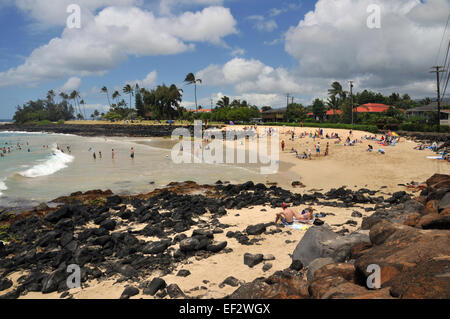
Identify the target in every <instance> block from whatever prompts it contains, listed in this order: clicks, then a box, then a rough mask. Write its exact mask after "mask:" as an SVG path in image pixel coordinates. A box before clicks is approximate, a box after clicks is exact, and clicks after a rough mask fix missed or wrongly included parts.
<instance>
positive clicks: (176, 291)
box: [167, 284, 186, 298]
mask: <svg viewBox="0 0 450 319" xmlns="http://www.w3.org/2000/svg"><path fill="white" fill-rule="evenodd" d="M167 293H168V294H169V297H170V298H186V295H185V294H184V292H183V290H181V288H180V287H178V285H177V284H170V285H168V286H167Z"/></svg>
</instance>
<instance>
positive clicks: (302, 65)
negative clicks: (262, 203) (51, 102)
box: [0, 0, 450, 119]
mask: <svg viewBox="0 0 450 319" xmlns="http://www.w3.org/2000/svg"><path fill="white" fill-rule="evenodd" d="M73 3H74V4H78V5H79V6H80V8H81V28H80V29H68V27H67V23H66V20H67V17H68V16H69V13H67V12H66V9H67V6H68V5H69V4H73ZM373 3H375V4H377V5H378V7H379V8H380V15H379V18H380V27H379V28H369V27H368V25H367V20H368V18H370V16H371V14H372V13H373V12H372V11H370V12H369V11H368V7H369V6H370V5H371V4H373ZM448 12H450V2H449V0H428V1H418V0H396V1H390V0H318V1H314V0H305V1H299V0H285V1H284V0H281V1H273V0H189V1H188V0H150V1H144V0H53V1H52V0H5V1H2V4H0V28H1V30H2V36H1V37H0V101H1V102H0V103H1V104H0V106H1V108H0V118H6V119H8V118H11V117H12V115H13V114H14V111H15V108H16V106H17V105H22V104H23V103H25V102H26V101H28V100H30V99H37V98H39V97H45V95H46V92H47V91H48V90H50V89H53V90H55V91H57V92H60V91H66V92H67V91H69V90H73V89H77V90H79V91H80V92H81V95H82V97H83V98H84V100H85V101H86V103H87V104H88V106H89V110H91V111H93V110H94V109H98V110H100V111H105V110H106V109H107V108H106V104H107V103H106V97H105V96H104V95H103V94H101V93H99V89H100V88H101V87H102V86H104V85H106V86H107V87H108V88H109V90H110V92H112V91H114V90H115V89H120V88H122V87H123V86H124V85H125V84H126V83H136V82H137V83H140V84H141V86H144V87H146V88H152V87H154V86H156V85H158V84H161V83H165V84H172V83H175V84H177V85H180V86H182V88H183V89H184V96H183V100H184V101H183V103H184V105H185V106H188V107H191V106H192V105H193V102H194V94H193V91H194V90H193V88H192V87H184V86H183V83H182V82H183V80H184V77H185V76H186V74H187V73H189V72H193V73H195V74H196V75H197V76H198V77H200V78H202V80H203V84H202V85H201V86H200V87H199V91H198V98H199V101H200V104H202V105H204V106H205V107H207V106H208V107H209V104H210V99H213V101H214V102H216V101H217V100H218V99H219V98H220V97H221V96H223V95H228V96H230V97H231V98H240V99H246V100H248V101H249V102H250V103H253V104H256V105H258V106H263V105H272V106H274V107H281V106H283V105H284V103H285V101H286V98H285V94H286V93H291V95H293V96H295V99H296V101H297V102H301V103H304V104H308V103H310V102H311V100H312V99H313V98H315V97H320V98H326V95H327V89H328V87H329V86H330V84H331V83H332V82H333V81H335V80H338V81H341V83H342V84H343V85H344V86H345V85H346V84H347V80H354V81H355V83H356V89H357V90H362V89H365V88H368V89H372V90H376V91H381V92H383V93H386V94H388V93H391V92H393V91H395V92H400V93H408V94H410V95H411V96H413V97H416V98H419V97H424V96H434V91H435V87H434V85H435V84H434V79H433V77H432V75H430V74H429V73H428V69H429V67H430V66H432V65H435V63H439V62H440V61H441V60H442V59H443V54H444V53H445V52H442V51H445V50H443V49H441V50H440V51H439V47H440V43H441V39H442V36H443V34H444V27H445V24H446V21H447V18H448ZM449 35H450V30H447V33H446V34H444V39H445V41H448V39H449ZM445 41H444V46H445V43H448V42H445ZM126 100H127V99H126Z"/></svg>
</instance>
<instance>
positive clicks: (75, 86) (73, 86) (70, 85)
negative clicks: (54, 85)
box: [59, 77, 81, 93]
mask: <svg viewBox="0 0 450 319" xmlns="http://www.w3.org/2000/svg"><path fill="white" fill-rule="evenodd" d="M80 87H81V79H80V78H78V77H71V78H70V79H68V80H67V82H66V83H65V84H64V85H63V86H62V87H61V88H60V89H59V91H61V92H66V93H67V92H72V91H73V90H79V89H80Z"/></svg>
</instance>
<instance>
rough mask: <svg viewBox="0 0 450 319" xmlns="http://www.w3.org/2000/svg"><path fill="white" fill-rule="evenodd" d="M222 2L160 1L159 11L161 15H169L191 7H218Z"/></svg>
mask: <svg viewBox="0 0 450 319" xmlns="http://www.w3.org/2000/svg"><path fill="white" fill-rule="evenodd" d="M223 2H224V0H161V2H160V4H159V10H160V12H161V13H162V14H171V13H172V12H173V10H174V9H179V8H183V7H187V6H189V7H192V6H219V5H222V4H223Z"/></svg>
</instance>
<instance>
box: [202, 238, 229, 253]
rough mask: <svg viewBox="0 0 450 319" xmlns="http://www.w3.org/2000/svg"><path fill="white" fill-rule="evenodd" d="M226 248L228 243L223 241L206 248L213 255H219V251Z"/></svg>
mask: <svg viewBox="0 0 450 319" xmlns="http://www.w3.org/2000/svg"><path fill="white" fill-rule="evenodd" d="M225 247H227V242H226V241H221V242H218V243H212V244H208V245H207V246H206V250H207V251H210V252H213V253H218V252H219V251H221V250H222V249H224V248H225Z"/></svg>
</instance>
